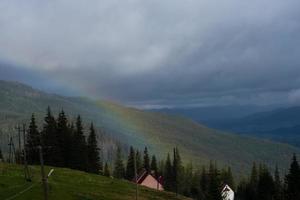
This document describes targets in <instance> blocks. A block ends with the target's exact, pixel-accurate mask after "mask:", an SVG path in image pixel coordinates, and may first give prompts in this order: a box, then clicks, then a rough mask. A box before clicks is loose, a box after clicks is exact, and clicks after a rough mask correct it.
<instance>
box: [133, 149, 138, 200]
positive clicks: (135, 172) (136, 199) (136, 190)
mask: <svg viewBox="0 0 300 200" xmlns="http://www.w3.org/2000/svg"><path fill="white" fill-rule="evenodd" d="M134 179H135V200H138V180H137V166H136V153H134Z"/></svg>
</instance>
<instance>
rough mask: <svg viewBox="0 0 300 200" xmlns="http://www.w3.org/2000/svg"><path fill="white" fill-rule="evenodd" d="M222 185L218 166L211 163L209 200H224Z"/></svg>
mask: <svg viewBox="0 0 300 200" xmlns="http://www.w3.org/2000/svg"><path fill="white" fill-rule="evenodd" d="M220 187H221V183H220V179H219V171H218V169H217V166H216V165H213V163H212V162H211V163H210V167H209V184H208V193H207V199H208V200H222V199H223V198H222V195H221V189H220Z"/></svg>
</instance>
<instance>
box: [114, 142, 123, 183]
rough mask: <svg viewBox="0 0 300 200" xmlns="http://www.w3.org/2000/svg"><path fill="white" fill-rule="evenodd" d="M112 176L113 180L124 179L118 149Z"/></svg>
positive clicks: (119, 150) (120, 154)
mask: <svg viewBox="0 0 300 200" xmlns="http://www.w3.org/2000/svg"><path fill="white" fill-rule="evenodd" d="M113 174H114V177H115V178H119V179H122V178H124V177H125V168H124V164H123V160H122V152H121V148H120V147H118V148H117V154H116V160H115V165H114V172H113Z"/></svg>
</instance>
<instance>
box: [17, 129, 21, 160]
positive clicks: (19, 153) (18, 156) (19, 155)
mask: <svg viewBox="0 0 300 200" xmlns="http://www.w3.org/2000/svg"><path fill="white" fill-rule="evenodd" d="M16 129H17V131H18V141H19V147H18V155H17V158H18V160H17V162H18V164H21V162H22V159H21V127H20V125H19V124H18V126H17V127H16Z"/></svg>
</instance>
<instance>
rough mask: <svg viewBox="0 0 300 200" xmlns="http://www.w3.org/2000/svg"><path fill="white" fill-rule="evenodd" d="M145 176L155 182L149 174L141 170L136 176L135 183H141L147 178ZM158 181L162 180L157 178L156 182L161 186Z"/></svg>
mask: <svg viewBox="0 0 300 200" xmlns="http://www.w3.org/2000/svg"><path fill="white" fill-rule="evenodd" d="M147 176H152V177H153V178H154V179H155V180H157V179H156V178H155V177H154V176H153V175H152V174H151V173H149V172H147V171H146V170H143V171H141V173H139V174H138V176H137V181H136V182H137V183H138V184H141V183H143V181H144V180H145V179H146V178H147ZM160 180H162V179H161V178H159V180H158V181H159V183H160V184H162V183H161V181H160ZM133 182H135V178H134V179H133Z"/></svg>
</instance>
